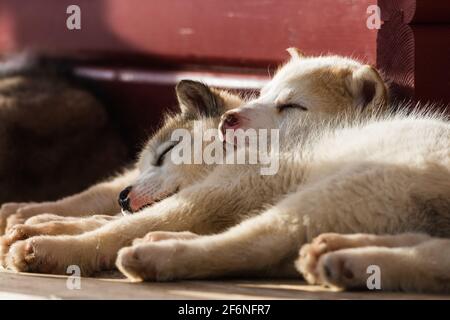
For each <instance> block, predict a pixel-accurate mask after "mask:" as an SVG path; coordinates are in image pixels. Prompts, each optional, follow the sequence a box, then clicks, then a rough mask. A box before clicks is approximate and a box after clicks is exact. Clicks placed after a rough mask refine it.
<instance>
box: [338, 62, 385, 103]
mask: <svg viewBox="0 0 450 320" xmlns="http://www.w3.org/2000/svg"><path fill="white" fill-rule="evenodd" d="M346 85H347V87H348V89H349V91H350V93H351V94H352V96H353V99H354V102H355V105H356V106H359V107H361V108H367V107H368V106H372V107H382V106H385V105H386V103H387V99H388V94H387V88H386V85H385V83H384V81H383V79H382V78H381V76H380V74H379V73H378V71H377V70H376V69H375V68H373V67H372V66H369V65H365V66H362V67H360V68H358V69H357V70H355V71H354V72H353V73H352V74H351V75H350V76H349V77H348V78H347V83H346Z"/></svg>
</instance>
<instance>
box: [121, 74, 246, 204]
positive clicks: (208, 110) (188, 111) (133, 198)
mask: <svg viewBox="0 0 450 320" xmlns="http://www.w3.org/2000/svg"><path fill="white" fill-rule="evenodd" d="M176 93H177V98H178V103H179V106H180V110H181V112H179V113H178V114H172V115H168V116H166V119H165V121H164V124H163V126H162V127H161V128H160V129H159V130H158V131H157V132H156V133H155V134H154V135H153V136H152V137H151V138H150V140H149V141H148V142H147V144H146V145H145V147H144V149H143V151H142V152H141V155H140V158H139V162H138V168H139V172H140V175H139V177H138V178H137V180H136V181H135V182H134V183H133V184H132V185H131V186H129V187H128V188H126V189H125V190H123V192H122V193H121V194H120V196H119V203H120V205H121V206H122V208H123V209H124V210H125V211H128V212H136V211H139V210H140V209H142V208H144V207H146V206H149V205H151V204H153V203H155V202H157V201H160V200H162V199H165V198H167V197H168V196H170V195H172V194H174V193H176V192H178V191H179V190H180V189H183V188H184V187H186V186H189V185H191V184H192V183H194V182H195V181H198V180H199V179H201V178H202V177H203V176H204V175H205V173H207V172H208V171H210V170H211V169H212V166H211V165H210V166H208V165H204V164H184V163H181V164H178V163H174V161H173V160H172V157H171V153H172V151H173V149H174V148H175V146H176V145H177V144H178V143H179V141H174V140H173V139H172V133H173V132H174V131H175V130H177V129H182V130H183V129H184V131H186V132H189V133H192V134H194V132H193V131H194V130H196V129H195V126H194V122H195V121H198V120H200V123H201V125H202V127H203V129H206V128H217V125H218V123H219V121H220V115H222V114H223V113H224V112H225V111H226V110H229V109H232V108H236V107H237V106H239V105H240V104H241V99H240V98H239V97H238V96H235V95H232V94H230V93H228V92H226V91H222V90H218V89H213V88H209V87H208V86H206V85H204V84H202V83H200V82H196V81H190V80H183V81H181V82H180V83H178V85H177V86H176ZM191 150H192V153H193V152H195V148H191Z"/></svg>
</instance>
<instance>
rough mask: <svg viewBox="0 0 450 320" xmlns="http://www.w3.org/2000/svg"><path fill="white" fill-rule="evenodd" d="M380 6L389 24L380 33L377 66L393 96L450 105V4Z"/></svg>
mask: <svg viewBox="0 0 450 320" xmlns="http://www.w3.org/2000/svg"><path fill="white" fill-rule="evenodd" d="M379 4H380V7H381V9H382V17H383V19H385V20H386V21H385V22H384V24H383V25H382V28H381V30H380V31H379V33H378V39H377V64H378V67H379V68H380V69H382V70H383V72H384V74H385V75H386V76H387V78H388V79H390V80H391V81H392V85H391V87H392V92H393V93H394V96H395V97H405V98H413V99H415V100H420V101H423V102H425V101H435V102H442V103H444V104H446V103H450V72H449V71H450V1H441V0H436V1H424V0H392V1H391V0H389V1H385V0H379ZM447 19H448V20H447ZM443 107H444V106H443ZM449 111H450V110H449Z"/></svg>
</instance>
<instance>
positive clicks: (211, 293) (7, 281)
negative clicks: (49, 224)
mask: <svg viewBox="0 0 450 320" xmlns="http://www.w3.org/2000/svg"><path fill="white" fill-rule="evenodd" d="M0 299H165V300H167V299H450V295H447V296H445V295H423V294H420V295H419V294H403V293H390V292H336V291H331V290H327V289H324V288H320V287H315V286H308V285H306V284H305V283H303V282H302V281H296V280H276V281H275V280H270V281H269V280H267V281H264V280H251V281H249V280H226V281H181V282H171V283H130V282H128V281H127V280H126V279H122V278H120V276H117V275H116V274H107V275H103V278H82V279H81V289H79V290H69V289H68V288H67V277H64V276H52V275H36V274H15V273H10V272H0Z"/></svg>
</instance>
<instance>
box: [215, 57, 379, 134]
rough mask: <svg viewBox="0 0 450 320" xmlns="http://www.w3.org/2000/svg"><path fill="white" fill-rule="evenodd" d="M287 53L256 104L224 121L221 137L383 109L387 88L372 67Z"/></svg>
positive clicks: (235, 110)
mask: <svg viewBox="0 0 450 320" xmlns="http://www.w3.org/2000/svg"><path fill="white" fill-rule="evenodd" d="M288 51H289V53H290V55H291V59H290V60H289V61H288V62H287V63H286V64H284V65H283V66H282V67H281V68H279V70H278V71H277V72H276V74H275V76H274V77H273V79H272V80H271V81H270V82H269V83H268V84H267V85H266V86H265V87H263V88H262V90H261V93H260V96H259V97H258V98H257V99H254V100H252V101H249V102H248V103H246V104H245V105H243V106H242V107H240V108H238V109H233V110H230V111H228V112H226V113H225V114H224V115H223V117H222V121H221V123H220V127H219V128H220V130H221V131H222V132H223V131H225V130H227V129H232V130H234V129H248V128H254V129H275V128H279V127H280V125H281V122H282V121H283V120H284V119H286V118H287V117H297V116H300V114H302V113H305V112H308V113H311V112H314V113H323V114H332V115H334V114H338V113H340V112H354V111H362V110H370V109H380V108H384V107H385V105H386V102H387V89H386V85H385V83H384V81H383V80H382V78H381V77H380V75H379V73H378V72H377V71H376V70H375V69H374V68H373V67H371V66H368V65H364V64H362V63H360V62H358V61H356V60H353V59H349V58H344V57H340V56H321V57H306V56H304V55H302V54H301V53H300V52H299V51H298V50H297V49H294V48H290V49H288Z"/></svg>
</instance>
